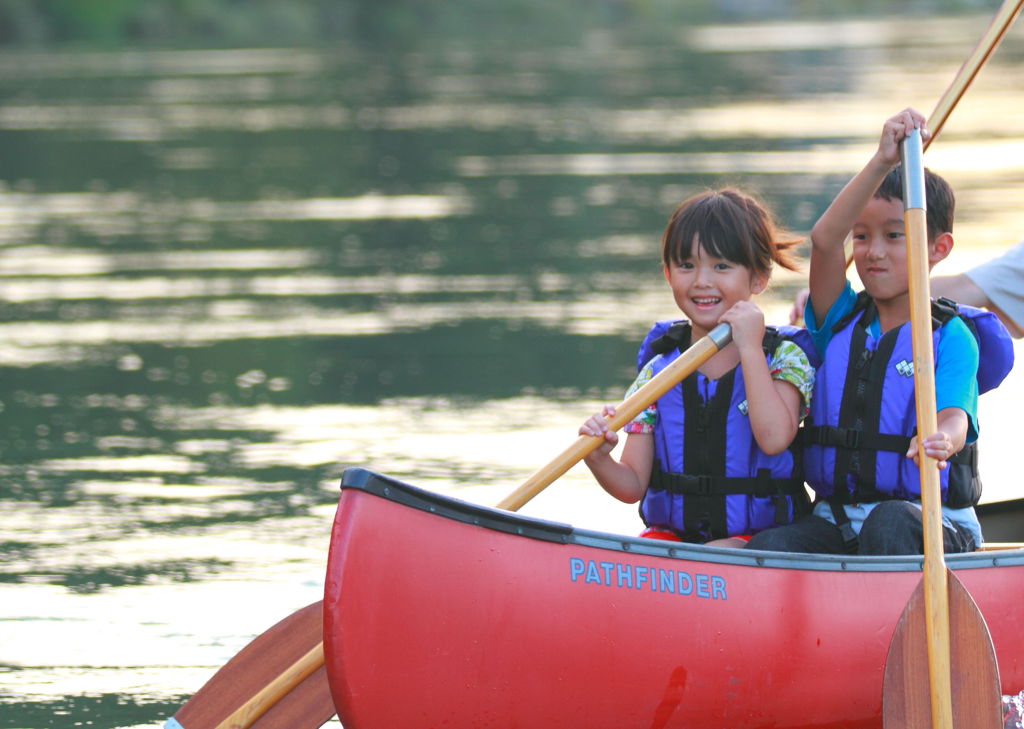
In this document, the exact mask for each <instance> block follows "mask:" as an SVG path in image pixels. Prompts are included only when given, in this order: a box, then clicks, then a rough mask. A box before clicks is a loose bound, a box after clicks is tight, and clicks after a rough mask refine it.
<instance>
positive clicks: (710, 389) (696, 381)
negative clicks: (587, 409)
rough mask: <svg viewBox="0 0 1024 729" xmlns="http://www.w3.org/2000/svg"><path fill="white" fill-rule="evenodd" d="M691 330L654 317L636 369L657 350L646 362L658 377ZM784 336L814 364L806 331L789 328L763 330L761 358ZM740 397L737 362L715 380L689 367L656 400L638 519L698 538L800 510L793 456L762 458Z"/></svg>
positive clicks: (803, 508)
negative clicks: (650, 457) (648, 475)
mask: <svg viewBox="0 0 1024 729" xmlns="http://www.w3.org/2000/svg"><path fill="white" fill-rule="evenodd" d="M690 336H691V332H690V324H689V322H686V321H679V322H668V321H665V322H658V323H657V324H655V325H654V327H653V328H652V329H651V331H650V332H649V333H648V334H647V337H646V338H645V339H644V342H643V344H641V346H640V350H639V352H638V353H637V369H640V368H642V367H643V366H645V365H646V364H647V363H648V362H649V361H650V360H651V358H652V357H653V356H654V355H655V354H660V355H661V356H660V357H658V358H657V359H656V360H654V362H652V364H651V366H652V369H653V374H654V375H657V373H658V372H660V371H661V370H663V369H664V368H665V367H666V366H667V365H669V364H670V363H671V362H672V361H673V360H675V359H676V358H677V357H678V356H679V353H680V352H681V351H683V350H685V349H686V348H687V347H689V346H690ZM783 338H786V339H793V340H798V339H800V338H803V341H802V342H800V341H798V342H797V343H798V344H799V345H800V346H801V347H802V348H803V349H804V350H805V351H806V352H807V355H808V359H810V360H811V362H812V364H813V365H817V362H816V361H815V360H816V355H815V354H814V347H813V345H812V344H811V342H810V338H809V336H807V332H806V330H803V329H796V328H794V327H786V328H772V327H767V328H766V330H765V341H764V349H765V352H766V356H768V357H770V356H771V354H772V353H774V352H775V349H776V347H777V346H778V345H779V343H780V342H781V341H782V339H783ZM746 400H747V397H746V389H745V386H744V382H743V376H742V372H741V367H740V366H737V367H735V368H733V369H732V370H731V371H730V372H728V373H727V374H725V375H724V376H723V377H721V378H720V379H718V380H711V379H709V378H707V377H705V376H704V375H702V374H700V373H694V374H692V375H690V376H689V377H687V378H686V379H685V380H683V382H682V383H680V384H679V385H676V386H675V387H673V388H672V389H671V390H669V391H668V392H667V393H665V394H664V395H663V396H661V397H660V398H659V399H658V401H657V413H658V420H657V426H656V427H655V428H654V443H655V458H654V464H653V467H652V470H651V481H650V483H649V484H648V487H647V491H646V493H645V495H644V498H643V500H642V501H641V503H640V515H641V517H642V518H643V520H644V523H645V524H647V525H648V526H656V527H662V528H667V529H670V530H671V531H673V532H675V533H676V534H677V535H678V536H679V537H680V538H682V539H683V540H684V541H687V542H698V543H703V542H707V541H709V540H711V539H717V538H721V537H727V536H732V535H736V534H753V533H755V532H758V531H761V530H763V529H767V528H769V527H772V526H775V525H777V524H788V523H789V522H791V521H792V520H793V519H794V517H796V516H798V515H802V514H804V513H807V511H808V510H809V508H810V505H809V499H808V497H807V491H806V490H805V489H804V485H803V477H802V475H801V473H800V458H799V455H798V454H796V453H795V452H794V451H791V450H787V451H783V452H782V453H779V454H777V455H774V456H769V455H767V454H765V453H764V452H763V451H762V450H761V449H760V448H758V446H757V443H756V441H755V440H754V434H753V431H751V429H750V421H749V419H748V417H747V402H746Z"/></svg>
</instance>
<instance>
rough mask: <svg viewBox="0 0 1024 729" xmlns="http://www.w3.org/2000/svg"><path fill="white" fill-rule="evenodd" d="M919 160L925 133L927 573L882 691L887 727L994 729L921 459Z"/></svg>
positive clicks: (971, 630)
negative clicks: (953, 638) (953, 679)
mask: <svg viewBox="0 0 1024 729" xmlns="http://www.w3.org/2000/svg"><path fill="white" fill-rule="evenodd" d="M922 155H923V146H922V143H921V133H920V130H914V131H913V132H912V133H911V134H910V135H909V136H908V137H907V139H906V140H904V142H903V146H902V157H903V203H904V208H905V213H904V227H905V234H906V239H907V269H908V275H909V286H910V326H911V338H912V343H913V350H914V399H915V406H916V413H917V432H918V458H919V461H920V474H921V505H922V509H921V511H922V515H921V516H922V522H923V528H924V570H923V575H922V578H921V582H920V584H919V585H918V587H917V590H916V591H915V592H914V595H913V596H912V597H911V599H910V601H909V602H908V603H907V606H906V608H904V611H903V614H902V616H901V617H900V620H899V622H898V623H897V627H896V631H895V633H894V635H893V638H892V641H891V643H890V644H889V653H888V655H887V657H886V662H885V675H884V679H883V684H882V726H883V727H885V729H953V728H954V727H956V728H957V729H963V728H964V727H971V728H972V729H975V728H977V729H998V727H1000V726H1001V723H1000V718H1001V712H1000V691H999V672H998V667H997V666H996V662H995V652H994V649H993V647H992V639H991V637H990V636H989V632H988V626H987V625H986V624H985V619H984V618H983V617H982V615H981V613H980V611H979V610H978V606H977V605H976V604H975V603H974V600H972V599H971V597H970V595H969V594H968V592H967V590H966V589H964V587H963V585H962V584H960V581H959V580H958V579H957V577H956V576H955V575H954V574H953V573H952V572H950V571H949V570H948V569H947V568H946V563H945V558H944V555H943V539H942V502H941V490H940V482H939V470H938V466H937V463H936V461H935V459H933V458H930V457H928V456H927V455H925V452H924V448H923V447H922V446H921V441H922V440H923V439H924V438H925V437H926V436H927V435H930V434H932V433H934V432H935V431H936V430H938V424H937V415H936V399H935V356H934V352H933V341H932V319H931V300H930V297H929V284H928V273H929V269H928V235H927V223H926V202H925V182H924V165H923V162H922ZM952 630H955V631H956V635H957V640H954V641H951V640H950V634H951V631H952ZM952 673H955V674H956V676H957V681H956V682H951V674H952ZM965 679H967V680H965ZM954 686H956V688H957V690H956V691H955V692H954V691H953V687H954Z"/></svg>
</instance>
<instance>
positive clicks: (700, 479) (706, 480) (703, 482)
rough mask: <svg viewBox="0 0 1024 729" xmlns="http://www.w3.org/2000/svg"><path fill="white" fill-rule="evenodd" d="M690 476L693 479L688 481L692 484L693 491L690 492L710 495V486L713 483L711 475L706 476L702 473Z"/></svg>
mask: <svg viewBox="0 0 1024 729" xmlns="http://www.w3.org/2000/svg"><path fill="white" fill-rule="evenodd" d="M691 478H693V481H691V482H690V483H692V484H693V492H692V493H694V494H696V495H698V496H710V495H711V487H712V484H713V477H712V476H708V475H706V474H702V475H700V476H692V477H691Z"/></svg>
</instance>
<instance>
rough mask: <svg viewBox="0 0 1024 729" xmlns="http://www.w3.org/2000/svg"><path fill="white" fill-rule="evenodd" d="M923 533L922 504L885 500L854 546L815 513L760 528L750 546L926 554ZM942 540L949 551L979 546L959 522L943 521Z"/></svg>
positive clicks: (963, 550) (791, 550)
mask: <svg viewBox="0 0 1024 729" xmlns="http://www.w3.org/2000/svg"><path fill="white" fill-rule="evenodd" d="M923 534H924V529H923V527H922V525H921V509H920V507H919V506H917V505H916V504H912V503H910V502H907V501H883V502H881V503H880V504H878V506H876V507H875V508H874V509H872V510H871V513H870V514H868V517H867V518H866V519H865V520H864V524H863V525H862V526H861V530H860V537H859V538H858V540H857V543H856V544H854V545H851V546H850V547H848V546H847V545H846V544H845V543H844V542H843V535H842V533H841V532H840V531H839V527H837V526H836V525H835V524H833V523H832V522H830V521H828V520H826V519H822V518H821V517H820V516H814V515H813V514H811V515H808V516H805V517H802V518H801V519H798V520H797V521H795V522H794V523H792V524H787V525H786V526H780V527H775V528H774V529H766V530H765V531H763V532H758V533H757V534H755V535H754V536H753V537H751V539H750V541H749V542H748V543H747V549H765V550H768V551H772V552H805V553H814V552H817V553H821V554H871V555H879V554H923V553H924V536H923ZM942 543H943V549H944V551H946V552H949V553H955V552H972V551H974V549H975V548H976V546H977V545H975V543H974V538H973V537H972V536H971V534H970V533H969V532H968V531H967V530H966V529H964V528H963V527H961V526H960V525H959V524H955V525H954V526H953V527H948V526H945V525H943V528H942Z"/></svg>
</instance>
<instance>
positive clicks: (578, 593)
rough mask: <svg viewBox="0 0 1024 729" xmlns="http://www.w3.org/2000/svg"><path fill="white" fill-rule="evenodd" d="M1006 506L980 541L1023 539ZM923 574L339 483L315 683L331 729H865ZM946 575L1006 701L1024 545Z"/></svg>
mask: <svg viewBox="0 0 1024 729" xmlns="http://www.w3.org/2000/svg"><path fill="white" fill-rule="evenodd" d="M1014 505H1015V506H1016V509H1017V511H1014V510H1013V509H1012V508H1011V507H1010V506H999V505H995V506H992V507H983V508H982V510H981V511H982V514H983V518H984V519H985V527H986V528H991V529H992V530H993V536H994V537H995V538H996V539H1000V540H1007V539H1011V538H1012V539H1020V538H1021V537H1020V531H1021V524H1020V511H1019V510H1020V509H1021V504H1019V503H1015V504H1014ZM1014 515H1015V516H1016V523H1015V521H1014ZM995 532H998V533H995ZM921 564H922V558H921V557H917V556H913V557H837V556H817V555H790V554H778V553H768V552H756V551H746V550H731V549H717V548H709V547H698V546H690V545H685V544H678V543H667V542H659V541H655V540H648V539H639V538H631V537H623V536H618V535H614V534H606V533H600V532H594V531H587V530H582V529H575V528H573V527H571V526H569V525H566V524H559V523H554V522H548V521H543V520H538V519H532V518H527V517H523V516H519V515H516V514H512V513H509V512H505V511H500V510H496V509H490V508H486V507H481V506H477V505H474V504H469V503H466V502H463V501H459V500H457V499H451V498H447V497H443V496H439V495H437V494H433V493H430V492H427V491H423V490H420V489H417V488H414V487H412V486H409V485H406V484H403V483H400V482H398V481H395V480H392V479H389V478H387V477H384V476H381V475H379V474H375V473H373V472H370V471H366V470H362V469H349V470H348V471H346V472H345V474H344V476H343V479H342V492H341V498H340V503H339V506H338V511H337V516H336V520H335V523H334V529H333V533H332V538H331V549H330V557H329V562H328V570H327V585H326V591H325V602H324V640H325V652H326V664H327V671H328V678H329V681H330V686H331V692H332V695H333V697H334V702H335V705H336V707H337V710H338V714H339V716H340V718H341V721H342V723H343V724H344V726H345V727H346V729H374V728H380V729H393V728H394V727H402V728H403V729H417V728H423V729H426V728H428V727H437V728H439V729H440V728H442V727H443V728H444V729H463V728H465V729H469V728H473V729H478V728H480V727H503V728H504V727H524V728H530V729H534V728H541V727H587V729H602V728H605V727H607V728H608V729H622V727H662V728H665V727H687V729H701V728H702V727H707V728H708V729H712V728H713V729H722V728H723V727H728V728H729V729H767V728H768V727H773V728H781V727H793V728H796V727H800V728H802V729H809V728H811V727H846V728H847V729H857V728H859V727H865V728H866V727H880V726H881V719H880V713H881V701H882V676H883V666H884V663H885V658H886V651H887V649H888V647H889V642H890V638H891V636H892V633H893V629H894V626H895V624H896V621H897V620H898V618H899V616H900V614H901V613H902V611H903V608H904V606H905V605H906V603H907V600H908V598H909V597H910V594H911V592H912V591H913V590H914V587H915V586H916V585H917V583H918V582H919V581H920V576H921V572H920V571H921ZM947 564H948V566H949V567H950V568H951V569H953V570H955V572H956V575H957V576H958V577H959V578H960V580H961V581H962V582H963V584H964V585H965V586H966V588H967V590H968V591H969V592H970V594H971V595H972V596H973V598H974V600H975V601H976V602H977V603H978V606H979V608H980V610H981V612H982V614H983V615H984V616H985V619H986V621H987V622H988V626H989V629H990V632H991V635H992V640H993V642H994V644H995V649H996V655H997V658H998V661H999V669H1000V671H1001V680H1002V684H1003V685H1002V688H1003V693H1017V692H1019V691H1020V690H1021V689H1022V688H1024V549H1005V550H998V551H985V552H976V553H973V554H965V555H951V556H949V557H948V558H947ZM954 670H955V667H954Z"/></svg>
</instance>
